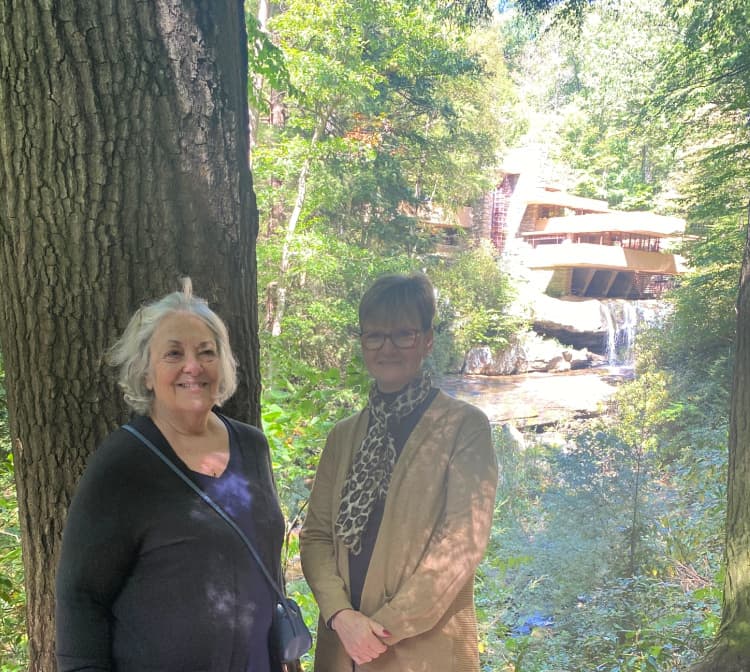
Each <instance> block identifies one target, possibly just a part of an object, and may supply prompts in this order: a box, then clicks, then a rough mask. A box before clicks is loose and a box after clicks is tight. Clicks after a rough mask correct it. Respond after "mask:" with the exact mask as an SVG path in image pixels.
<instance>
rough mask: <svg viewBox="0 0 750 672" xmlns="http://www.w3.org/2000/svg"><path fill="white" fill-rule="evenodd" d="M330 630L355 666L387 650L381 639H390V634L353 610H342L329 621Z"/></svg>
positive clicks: (378, 624) (367, 661)
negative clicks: (334, 632) (336, 636)
mask: <svg viewBox="0 0 750 672" xmlns="http://www.w3.org/2000/svg"><path fill="white" fill-rule="evenodd" d="M331 628H333V630H335V631H336V634H337V635H338V637H339V639H340V640H341V643H342V644H343V645H344V648H345V649H346V652H347V653H348V654H349V657H350V658H351V659H352V660H353V661H354V662H355V663H357V665H363V664H364V663H369V662H371V661H373V660H375V659H376V658H377V657H378V656H380V655H381V654H383V653H385V652H386V651H387V650H388V647H387V646H386V645H385V644H384V643H383V642H382V641H381V639H382V638H385V637H390V636H391V633H390V632H388V631H387V630H386V629H385V628H384V627H383V626H382V625H380V623H377V622H376V621H373V620H372V619H371V618H368V617H367V616H365V615H364V614H363V613H361V612H359V611H354V609H344V610H343V611H340V612H339V613H338V614H336V615H335V616H334V617H333V619H332V620H331Z"/></svg>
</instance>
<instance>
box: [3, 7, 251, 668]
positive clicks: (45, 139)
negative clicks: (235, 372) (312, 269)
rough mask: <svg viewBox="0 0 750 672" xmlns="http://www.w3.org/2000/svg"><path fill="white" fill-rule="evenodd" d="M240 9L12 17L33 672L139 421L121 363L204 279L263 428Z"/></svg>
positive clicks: (8, 214) (8, 193)
mask: <svg viewBox="0 0 750 672" xmlns="http://www.w3.org/2000/svg"><path fill="white" fill-rule="evenodd" d="M246 66H247V40H246V33H245V23H244V14H243V3H242V1H241V0H203V1H201V0H150V1H149V2H142V1H139V0H118V2H111V0H87V1H86V2H74V1H72V0H61V1H60V2H48V1H47V0H5V2H3V3H0V120H1V121H0V345H1V346H2V352H3V355H4V358H5V366H6V384H7V400H8V408H9V414H10V433H11V439H12V445H13V453H14V459H15V468H16V481H17V489H18V500H19V515H20V520H21V529H22V540H23V544H22V546H23V551H24V567H25V571H26V582H27V599H28V607H27V621H28V623H27V625H28V630H29V638H30V639H29V655H30V667H29V669H30V670H31V671H32V672H36V671H42V670H43V671H45V672H52V671H53V670H54V669H55V664H54V623H53V613H54V612H53V601H54V594H53V587H54V574H55V572H54V570H55V562H56V556H57V549H58V542H59V539H60V535H61V530H62V526H63V522H64V516H65V512H66V509H67V505H68V502H69V500H70V497H71V494H72V492H73V490H74V488H75V485H76V482H77V479H78V477H79V475H80V473H81V471H82V470H83V467H84V464H85V462H86V459H87V457H88V455H89V454H90V453H91V451H92V450H93V449H94V448H95V446H96V444H97V443H98V442H99V441H100V440H101V439H102V438H103V437H104V435H105V434H106V433H107V432H108V431H110V430H111V429H112V428H113V427H114V426H115V425H116V423H118V422H120V421H122V420H123V419H124V417H125V409H124V406H123V404H122V402H121V395H120V394H119V393H118V392H117V391H116V389H115V386H114V383H113V380H112V376H111V374H110V372H108V371H107V370H106V369H105V367H104V366H103V364H102V354H103V352H104V350H105V348H106V347H107V346H108V345H109V344H110V343H111V341H112V339H113V338H114V336H115V335H116V333H118V332H119V331H120V330H121V329H122V328H123V326H124V325H125V323H126V321H127V319H128V317H129V316H130V315H131V313H132V311H133V310H134V309H135V308H136V307H137V306H138V305H139V304H140V303H141V302H143V301H145V300H149V299H152V298H156V297H159V296H161V295H163V294H164V293H166V292H168V291H173V290H175V289H177V288H178V279H179V277H180V276H182V275H185V274H189V275H190V276H192V278H193V284H194V288H195V291H196V293H197V294H199V295H202V296H204V297H205V298H207V299H208V300H209V302H210V303H211V304H212V306H214V307H215V309H216V310H217V311H218V313H219V314H220V315H222V316H223V317H224V318H225V319H226V320H227V322H228V324H229V328H230V335H231V338H232V343H233V346H234V348H235V350H236V353H237V355H238V358H239V360H240V368H241V376H240V377H241V381H240V388H239V390H238V393H237V395H236V396H235V398H234V399H233V400H232V402H231V403H230V404H229V405H228V411H229V412H230V413H231V414H233V415H235V416H236V417H239V418H242V419H244V420H247V421H250V422H253V423H255V424H257V423H258V421H259V390H260V383H259V373H258V372H259V367H258V341H257V315H256V312H257V306H256V293H255V284H256V281H255V270H256V269H255V254H254V252H255V236H256V234H257V210H256V205H255V196H254V194H253V190H252V180H251V175H250V169H249V165H248V110H247V67H246Z"/></svg>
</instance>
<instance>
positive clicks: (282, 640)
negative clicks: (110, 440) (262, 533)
mask: <svg viewBox="0 0 750 672" xmlns="http://www.w3.org/2000/svg"><path fill="white" fill-rule="evenodd" d="M122 428H123V429H125V430H127V431H128V432H130V433H131V434H132V435H133V436H135V437H136V438H137V439H140V441H141V442H142V443H143V444H144V445H145V446H146V447H147V448H149V449H150V450H151V452H153V453H154V454H155V455H156V456H157V457H158V458H159V459H160V460H161V461H162V462H164V464H166V465H167V466H168V467H169V468H170V469H171V470H172V471H173V472H174V473H175V474H177V475H178V476H179V477H180V478H181V479H182V480H183V481H184V482H185V483H186V484H187V485H188V486H189V487H190V488H192V489H193V490H195V492H196V493H197V494H198V496H199V497H200V498H201V499H202V500H203V501H204V502H206V504H208V505H209V506H210V507H211V508H212V509H214V511H216V513H218V514H219V516H221V518H222V519H223V520H224V521H225V522H226V523H227V524H228V525H229V526H230V527H231V528H232V529H233V530H234V531H235V532H236V533H237V534H238V535H239V537H240V539H242V541H243V542H244V544H245V546H247V549H248V550H249V551H250V555H252V556H253V558H254V559H255V562H257V563H258V566H259V567H260V570H261V571H262V572H263V576H265V577H266V580H267V581H268V583H269V584H270V585H271V588H273V591H274V593H276V606H275V607H274V611H273V620H272V622H271V644H272V646H274V647H275V654H276V658H278V659H279V660H280V661H281V662H282V663H292V662H294V661H296V660H298V659H299V658H301V657H302V655H303V654H305V653H307V652H308V651H309V650H310V648H311V647H312V636H311V635H310V631H309V630H308V629H307V626H306V625H305V621H304V620H303V618H302V612H301V611H300V608H299V605H298V604H297V603H296V602H295V601H294V600H293V599H292V598H290V597H287V596H286V595H285V594H284V591H282V590H281V588H280V587H279V585H278V584H277V583H276V581H274V580H273V577H272V576H271V574H270V573H269V571H268V570H267V569H266V566H265V565H264V564H263V561H262V560H261V559H260V556H259V555H258V552H257V551H256V550H255V547H254V546H253V544H252V543H251V542H250V540H249V539H248V538H247V536H246V535H245V534H244V532H243V531H242V530H241V529H240V528H239V527H238V526H237V523H235V522H234V521H233V520H232V519H231V518H230V517H229V515H228V514H227V513H226V511H224V509H222V508H221V507H220V506H219V505H218V504H217V503H216V502H214V500H213V499H211V498H210V497H209V496H208V495H207V494H206V493H205V492H203V490H201V489H200V488H199V487H198V486H197V485H196V484H195V483H193V481H191V480H190V479H189V478H188V477H187V476H186V475H185V474H183V473H182V472H181V471H180V470H179V468H178V467H177V466H176V465H175V464H174V463H173V462H172V461H171V460H170V459H169V458H168V457H167V456H166V455H164V453H162V452H161V451H160V450H159V449H158V448H157V447H156V446H155V445H154V444H153V443H152V442H151V441H149V440H148V439H147V438H146V437H145V436H143V434H141V433H140V432H139V431H138V430H137V429H136V428H135V427H133V426H132V425H123V426H122Z"/></svg>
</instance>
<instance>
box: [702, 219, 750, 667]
mask: <svg viewBox="0 0 750 672" xmlns="http://www.w3.org/2000/svg"><path fill="white" fill-rule="evenodd" d="M749 219H750V217H749ZM735 343H736V347H735V360H734V378H733V382H732V401H731V411H730V418H729V467H728V480H727V522H726V578H725V580H724V604H723V609H722V615H721V628H720V629H719V635H718V637H717V640H716V642H715V643H714V646H713V647H712V648H711V650H709V652H708V654H707V655H706V656H705V657H704V658H703V659H702V660H700V661H699V662H698V663H697V664H696V665H694V666H693V667H692V668H691V672H748V671H749V670H750V228H749V229H748V237H747V239H746V242H745V254H744V259H743V261H742V271H741V273H740V290H739V297H738V299H737V337H736V341H735Z"/></svg>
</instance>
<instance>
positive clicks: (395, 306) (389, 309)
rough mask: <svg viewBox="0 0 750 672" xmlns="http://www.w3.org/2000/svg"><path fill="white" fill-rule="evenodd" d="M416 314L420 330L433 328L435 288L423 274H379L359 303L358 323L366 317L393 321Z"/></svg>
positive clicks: (389, 322) (387, 322) (364, 320)
mask: <svg viewBox="0 0 750 672" xmlns="http://www.w3.org/2000/svg"><path fill="white" fill-rule="evenodd" d="M408 317H416V318H417V319H418V320H419V325H420V327H421V328H422V331H429V330H430V329H432V321H433V319H434V317H435V289H434V288H433V286H432V283H431V282H430V281H429V279H428V278H427V276H426V275H424V274H423V273H411V274H409V275H400V274H395V273H394V274H388V275H381V276H380V277H379V278H378V279H377V280H375V282H373V283H372V285H370V288H369V289H368V290H367V291H366V292H365V293H364V295H363V296H362V300H361V301H360V302H359V326H360V329H361V328H362V326H363V324H364V323H365V322H367V321H369V320H372V321H376V322H382V323H384V324H393V323H395V322H396V321H398V320H400V319H403V318H408Z"/></svg>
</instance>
